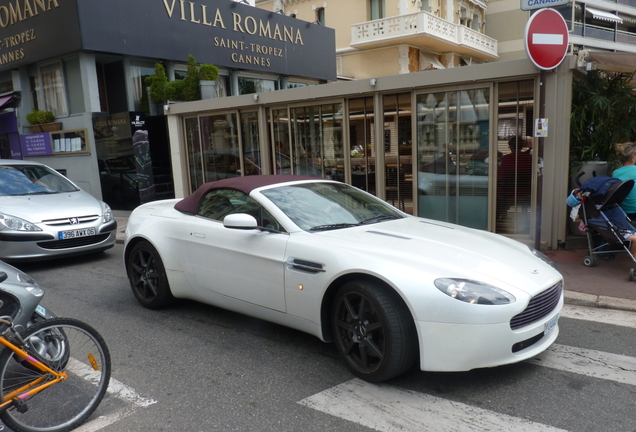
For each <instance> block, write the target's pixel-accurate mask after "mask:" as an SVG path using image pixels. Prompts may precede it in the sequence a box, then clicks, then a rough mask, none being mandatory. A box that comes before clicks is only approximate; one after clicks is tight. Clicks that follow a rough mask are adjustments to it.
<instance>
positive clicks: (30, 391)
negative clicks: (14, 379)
mask: <svg viewBox="0 0 636 432" xmlns="http://www.w3.org/2000/svg"><path fill="white" fill-rule="evenodd" d="M0 345H3V346H5V347H7V348H9V349H10V350H11V351H13V352H15V353H16V355H17V356H18V357H20V358H21V359H23V360H25V361H27V362H29V363H30V364H31V365H33V366H34V367H35V368H37V369H38V370H40V371H42V372H44V373H45V374H46V375H42V376H41V377H39V378H36V379H34V380H33V381H31V382H30V383H27V384H25V385H23V386H22V387H20V388H18V389H16V390H14V391H12V392H11V393H9V394H7V395H5V396H4V398H3V402H2V403H0V410H1V409H3V408H7V407H8V406H9V405H10V404H11V403H13V401H14V400H15V399H18V400H24V399H27V398H29V397H31V396H33V395H35V394H37V393H39V392H41V391H42V390H44V389H45V388H47V387H50V386H52V385H53V384H57V383H58V382H60V381H64V380H65V379H66V378H67V377H68V373H66V372H56V371H54V370H53V369H51V368H50V367H48V366H47V365H45V364H44V363H42V362H41V361H39V360H38V359H36V358H35V357H33V356H31V355H29V354H28V353H27V352H26V351H23V350H22V349H20V348H18V347H17V346H15V345H14V344H12V343H11V342H9V341H8V340H7V339H6V338H5V337H3V336H0Z"/></svg>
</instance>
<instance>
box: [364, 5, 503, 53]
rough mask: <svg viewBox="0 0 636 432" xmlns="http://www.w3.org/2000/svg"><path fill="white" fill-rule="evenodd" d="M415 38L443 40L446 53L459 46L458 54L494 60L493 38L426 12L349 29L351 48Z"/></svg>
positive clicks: (494, 45) (376, 21)
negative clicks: (470, 54)
mask: <svg viewBox="0 0 636 432" xmlns="http://www.w3.org/2000/svg"><path fill="white" fill-rule="evenodd" d="M418 36H428V37H431V38H434V39H436V40H439V41H443V42H445V43H446V44H447V45H448V49H449V50H450V49H452V48H454V49H456V50H457V49H458V48H460V47H461V48H463V50H460V51H462V52H466V51H469V52H470V51H475V52H480V53H482V57H489V58H496V57H497V40H496V39H493V38H491V37H488V36H486V35H485V34H483V33H479V32H478V31H476V30H473V29H471V28H468V27H466V26H463V25H459V24H454V23H452V22H450V21H447V20H445V19H443V18H440V17H438V16H436V15H433V14H431V13H428V12H416V13H413V14H408V15H400V16H396V17H390V18H384V19H379V20H374V21H367V22H364V23H361V24H354V25H352V26H351V46H353V47H356V46H364V45H374V44H375V45H377V44H382V43H383V42H390V41H395V40H399V39H409V38H414V37H418ZM384 45H386V44H384ZM484 54H485V56H484Z"/></svg>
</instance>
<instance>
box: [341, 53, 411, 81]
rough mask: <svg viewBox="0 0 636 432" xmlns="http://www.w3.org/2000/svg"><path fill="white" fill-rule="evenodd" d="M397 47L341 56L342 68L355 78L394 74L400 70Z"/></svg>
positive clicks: (399, 55)
mask: <svg viewBox="0 0 636 432" xmlns="http://www.w3.org/2000/svg"><path fill="white" fill-rule="evenodd" d="M400 57H401V54H400V50H399V47H390V48H381V49H376V50H368V51H362V52H359V53H351V54H343V55H342V56H341V61H342V70H343V71H347V75H348V76H355V77H356V79H365V78H373V77H378V76H385V75H396V74H399V73H401V72H402V71H401V70H400Z"/></svg>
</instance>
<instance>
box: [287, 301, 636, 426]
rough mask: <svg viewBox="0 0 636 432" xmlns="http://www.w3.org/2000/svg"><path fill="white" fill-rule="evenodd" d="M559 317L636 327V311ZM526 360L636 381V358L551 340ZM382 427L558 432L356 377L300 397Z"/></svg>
mask: <svg viewBox="0 0 636 432" xmlns="http://www.w3.org/2000/svg"><path fill="white" fill-rule="evenodd" d="M561 316H562V317H565V318H573V319H580V320H587V321H596V322H601V323H605V324H612V325H619V326H624V327H630V328H636V313H632V312H625V311H615V310H604V309H599V308H590V307H583V306H574V305H566V306H565V307H564V308H563V310H562V311H561ZM526 361H527V362H528V363H531V364H534V365H539V366H544V367H549V368H551V369H556V370H561V371H565V372H569V373H575V374H579V375H585V376H589V377H593V378H597V379H604V380H610V381H614V382H618V383H622V384H628V385H633V386H636V373H635V372H636V358H634V357H629V356H623V355H618V354H612V353H606V352H602V351H596V350H591V349H586V348H577V347H571V346H566V345H560V344H553V345H552V346H551V347H550V348H548V350H546V351H545V352H544V353H542V354H540V355H539V356H537V357H535V358H533V359H530V360H526ZM298 403H299V404H301V405H304V406H306V407H309V408H313V409H315V410H318V411H322V412H324V413H327V414H330V415H333V416H336V417H339V418H342V419H345V420H349V421H352V422H354V423H358V424H361V425H363V426H366V427H368V428H371V429H374V430H377V431H380V432H397V431H399V432H423V431H425V432H449V431H452V432H475V431H480V432H481V431H485V430H487V431H489V432H509V431H511V430H513V431H515V432H517V431H519V432H556V431H561V432H563V430H562V429H557V428H554V427H552V426H549V425H544V424H541V423H535V422H531V421H529V420H525V419H522V418H517V417H512V416H508V415H505V414H501V413H497V412H494V411H489V410H485V409H483V408H478V407H474V406H470V405H466V404H463V403H460V402H453V401H450V400H447V399H442V398H439V397H435V396H431V395H428V394H425V393H419V392H415V391H410V390H403V389H400V388H397V387H392V386H390V385H386V384H371V383H367V382H365V381H362V380H359V379H354V380H352V381H348V382H345V383H343V384H340V385H338V386H336V387H332V388H330V389H327V390H325V391H322V392H320V393H317V394H315V395H313V396H310V397H308V398H306V399H303V400H301V401H300V402H298Z"/></svg>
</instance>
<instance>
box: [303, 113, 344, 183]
mask: <svg viewBox="0 0 636 432" xmlns="http://www.w3.org/2000/svg"><path fill="white" fill-rule="evenodd" d="M291 119H292V123H291V124H292V137H291V138H292V140H291V141H292V148H293V149H292V154H293V155H294V164H293V172H294V174H298V175H308V176H313V177H323V178H330V179H333V180H340V181H344V148H343V141H342V140H343V136H342V104H341V103H334V104H325V105H318V106H309V107H300V108H292V109H291Z"/></svg>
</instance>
